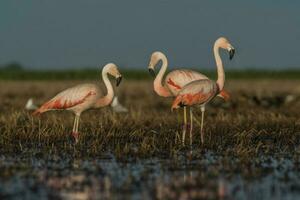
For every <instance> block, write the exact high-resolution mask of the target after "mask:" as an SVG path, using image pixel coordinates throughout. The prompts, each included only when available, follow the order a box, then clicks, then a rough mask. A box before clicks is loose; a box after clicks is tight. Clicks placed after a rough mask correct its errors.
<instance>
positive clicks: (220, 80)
mask: <svg viewBox="0 0 300 200" xmlns="http://www.w3.org/2000/svg"><path fill="white" fill-rule="evenodd" d="M214 55H215V60H216V64H217V73H218V79H217V84H218V86H219V89H220V91H221V90H222V89H223V87H224V83H225V73H224V68H223V63H222V59H221V57H220V54H219V45H218V44H215V45H214Z"/></svg>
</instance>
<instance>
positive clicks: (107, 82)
mask: <svg viewBox="0 0 300 200" xmlns="http://www.w3.org/2000/svg"><path fill="white" fill-rule="evenodd" d="M102 79H103V82H104V84H105V86H106V89H107V94H106V95H105V96H104V97H101V98H99V99H98V100H97V102H96V103H95V108H99V107H104V106H107V105H109V104H110V103H111V102H112V100H113V97H114V90H113V86H112V85H111V82H110V80H109V78H108V77H107V72H106V71H103V72H102Z"/></svg>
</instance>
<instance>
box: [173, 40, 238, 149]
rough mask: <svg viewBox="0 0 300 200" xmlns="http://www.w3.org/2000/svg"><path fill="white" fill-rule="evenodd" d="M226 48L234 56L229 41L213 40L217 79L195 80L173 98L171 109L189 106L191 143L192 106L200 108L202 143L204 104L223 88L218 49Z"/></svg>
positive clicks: (221, 65) (223, 77)
mask: <svg viewBox="0 0 300 200" xmlns="http://www.w3.org/2000/svg"><path fill="white" fill-rule="evenodd" d="M220 48H222V49H226V50H228V52H229V59H230V60H231V59H232V58H233V56H234V53H235V49H234V47H233V46H232V45H231V44H230V43H229V41H228V40H227V39H226V38H224V37H220V38H218V39H217V40H216V41H215V44H214V49H213V51H214V56H215V60H216V64H217V74H218V79H217V81H216V82H215V81H212V80H210V79H202V80H196V81H192V82H190V83H188V84H187V85H185V86H184V87H183V88H182V89H181V90H180V91H179V92H178V94H177V96H176V98H175V100H174V101H173V104H172V108H171V109H172V110H174V109H177V108H179V107H182V106H184V107H185V106H190V107H191V108H190V120H191V128H190V142H191V143H192V129H193V113H192V106H194V105H200V108H201V142H202V144H203V143H204V133H203V119H204V112H205V105H206V104H207V103H208V102H210V101H211V100H212V99H213V98H214V97H215V96H216V95H217V94H219V93H220V91H222V90H223V88H224V83H225V73H224V68H223V64H222V59H221V57H220V54H219V49H220Z"/></svg>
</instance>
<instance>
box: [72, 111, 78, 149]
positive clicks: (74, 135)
mask: <svg viewBox="0 0 300 200" xmlns="http://www.w3.org/2000/svg"><path fill="white" fill-rule="evenodd" d="M78 122H79V116H77V115H75V119H74V125H73V130H72V136H73V139H74V140H75V144H77V142H78V137H79V133H78Z"/></svg>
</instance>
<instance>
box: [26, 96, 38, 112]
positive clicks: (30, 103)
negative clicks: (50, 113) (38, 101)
mask: <svg viewBox="0 0 300 200" xmlns="http://www.w3.org/2000/svg"><path fill="white" fill-rule="evenodd" d="M36 109H38V107H37V106H36V105H35V104H34V103H33V99H32V98H30V99H28V101H27V103H26V105H25V110H36Z"/></svg>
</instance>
